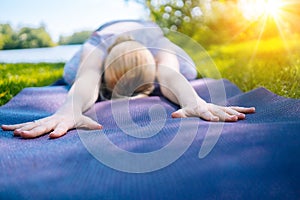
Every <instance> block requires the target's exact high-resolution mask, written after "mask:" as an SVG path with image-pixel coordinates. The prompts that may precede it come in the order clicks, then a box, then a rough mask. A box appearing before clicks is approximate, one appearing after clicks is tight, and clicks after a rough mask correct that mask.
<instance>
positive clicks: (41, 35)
mask: <svg viewBox="0 0 300 200" xmlns="http://www.w3.org/2000/svg"><path fill="white" fill-rule="evenodd" d="M18 41H19V42H18V48H39V47H50V46H53V45H54V43H53V41H52V39H51V37H50V35H49V34H48V33H47V32H46V30H45V27H40V28H28V27H24V28H22V29H21V30H20V31H19V32H18Z"/></svg>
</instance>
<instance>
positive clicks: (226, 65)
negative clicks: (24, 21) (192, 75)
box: [0, 37, 300, 105]
mask: <svg viewBox="0 0 300 200" xmlns="http://www.w3.org/2000/svg"><path fill="white" fill-rule="evenodd" d="M179 39H180V42H181V44H184V46H185V47H184V49H185V50H186V51H187V52H188V53H189V54H190V55H191V56H192V58H193V59H194V60H195V61H196V65H197V68H198V72H199V77H210V78H226V79H228V80H230V81H231V82H233V83H235V84H236V85H237V86H238V87H239V88H240V89H241V90H242V91H244V92H247V91H249V90H252V89H255V88H257V87H265V88H267V89H269V90H271V91H272V92H274V93H276V94H278V95H281V96H285V97H289V98H300V84H299V83H300V44H299V42H298V41H300V40H292V39H290V40H289V41H286V43H283V42H282V40H279V39H276V38H275V39H270V40H264V41H261V42H260V43H259V45H257V44H258V43H257V41H248V42H244V43H238V44H228V45H223V46H215V47H211V48H210V49H209V50H208V51H205V50H204V49H203V48H201V47H200V46H199V45H197V44H195V43H194V42H191V41H190V39H189V38H186V40H185V39H184V38H182V37H180V38H179ZM253 52H255V54H254V53H253ZM63 66H64V63H54V64H52V63H51V64H49V63H39V64H30V63H21V64H0V71H1V74H0V78H1V79H0V105H3V104H5V103H6V102H8V101H9V100H10V99H11V98H12V97H13V96H15V95H16V94H17V93H18V92H20V91H21V90H22V89H23V88H25V87H34V86H45V85H49V84H51V83H53V82H54V81H55V80H57V79H59V78H61V77H62V73H63Z"/></svg>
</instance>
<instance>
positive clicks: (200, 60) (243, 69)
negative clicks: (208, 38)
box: [170, 35, 300, 98]
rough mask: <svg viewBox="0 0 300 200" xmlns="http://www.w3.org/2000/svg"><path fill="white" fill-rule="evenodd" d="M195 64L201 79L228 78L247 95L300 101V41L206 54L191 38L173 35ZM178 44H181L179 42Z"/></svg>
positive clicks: (245, 45) (248, 45)
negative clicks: (262, 92) (255, 92)
mask: <svg viewBox="0 0 300 200" xmlns="http://www.w3.org/2000/svg"><path fill="white" fill-rule="evenodd" d="M170 39H171V40H172V41H174V42H175V43H177V44H178V45H179V46H182V47H183V48H184V49H185V50H186V51H187V52H188V53H189V55H191V57H192V58H193V60H195V63H196V66H197V69H198V74H199V77H210V78H217V79H218V78H225V79H228V80H230V81H231V82H233V83H234V84H236V85H237V86H238V87H239V88H240V89H241V90H242V91H244V92H247V91H250V90H252V89H255V88H257V87H265V88H267V89H268V90H270V91H272V92H274V93H276V94H278V95H281V96H285V97H289V98H300V40H299V39H300V38H298V37H297V36H296V37H294V38H289V40H286V41H285V42H283V40H282V39H281V38H272V39H268V40H266V39H265V40H262V41H260V42H258V41H256V40H255V41H247V42H241V43H230V44H226V45H218V46H212V47H210V49H208V50H205V49H204V48H202V47H201V46H200V45H199V44H197V43H195V42H194V41H192V40H191V39H190V38H184V37H181V36H180V35H179V36H178V35H172V36H171V38H170ZM176 41H178V42H176Z"/></svg>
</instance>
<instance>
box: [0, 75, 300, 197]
mask: <svg viewBox="0 0 300 200" xmlns="http://www.w3.org/2000/svg"><path fill="white" fill-rule="evenodd" d="M220 83H221V84H222V85H224V88H225V91H226V104H228V105H240V106H255V107H256V113H255V114H250V115H247V119H246V120H242V121H239V122H236V123H225V124H221V123H210V122H206V121H203V120H201V119H199V118H188V119H172V118H171V117H170V114H171V113H172V112H173V111H175V110H176V109H177V108H178V107H177V106H176V105H174V104H172V103H170V102H169V101H167V100H166V99H164V98H163V97H160V96H155V95H154V96H151V97H149V98H146V99H138V100H133V101H130V102H129V111H130V115H131V118H132V120H133V121H134V122H135V123H136V124H135V126H141V127H147V126H148V127H149V124H150V123H151V122H152V124H151V127H150V129H151V128H153V130H155V131H156V130H157V129H158V128H159V127H158V125H159V124H160V122H161V121H162V119H161V118H159V115H161V114H160V113H161V112H160V110H159V109H161V107H160V108H159V107H157V105H160V106H162V107H163V108H165V111H166V116H167V118H166V120H165V124H164V126H163V127H162V128H161V130H159V132H158V133H157V134H156V135H154V136H152V137H149V138H135V137H131V136H128V135H126V134H125V133H124V131H123V130H124V129H122V128H120V127H119V126H118V124H117V123H116V120H115V119H114V115H113V113H112V104H111V101H104V102H98V103H96V104H95V106H94V110H95V111H96V114H97V116H98V120H99V122H100V123H101V124H102V125H103V126H104V130H103V131H100V132H99V131H82V132H81V133H80V134H78V132H77V131H76V130H73V131H69V133H68V134H67V135H66V136H64V137H61V138H59V139H53V140H50V139H48V136H47V135H45V136H42V137H39V138H36V139H30V140H26V139H21V138H19V137H14V136H13V134H12V132H3V131H0V199H299V198H300V159H299V158H300V135H299V134H300V100H296V99H287V98H283V97H280V96H277V95H275V94H273V93H271V92H270V91H268V90H266V89H264V88H258V89H255V90H253V91H250V92H247V93H242V92H241V91H240V90H239V89H238V88H237V87H236V86H235V85H233V84H232V83H230V82H229V81H227V80H212V79H202V80H195V81H193V82H192V85H193V87H194V88H195V89H196V91H197V92H198V93H199V94H200V95H201V96H202V97H203V98H204V99H205V100H207V101H210V100H211V95H212V89H214V88H217V86H219V85H220ZM66 94H67V88H66V87H65V86H49V87H41V88H26V89H24V90H23V91H22V92H20V93H19V94H18V95H17V96H16V97H14V98H13V99H12V100H11V101H10V102H9V103H7V104H6V105H4V106H2V107H0V124H13V123H20V122H26V121H30V120H35V119H39V118H41V117H44V116H48V115H50V114H51V113H53V112H54V111H55V110H56V109H57V108H58V107H59V105H61V104H62V102H63V100H64V98H65V96H66ZM221 101H222V98H220V102H221ZM223 103H224V102H223ZM153 105H156V107H155V108H156V109H157V110H155V109H152V111H153V113H152V114H153V116H152V118H151V116H150V114H149V107H152V108H154V107H153ZM115 106H122V104H116V105H115ZM116 108H118V107H116ZM117 110H118V112H119V113H121V114H122V107H120V109H117ZM90 112H91V111H90ZM124 112H126V109H125V110H124ZM155 113H158V114H155ZM88 114H89V113H88ZM117 114H118V113H117ZM117 117H118V116H117ZM121 118H122V117H121ZM151 120H152V121H151ZM216 124H217V125H216ZM220 125H222V129H221V130H222V131H221V135H220V137H218V140H217V141H216V144H215V145H214V146H213V148H212V149H211V151H210V152H208V154H207V155H206V156H204V158H199V150H200V148H201V147H202V145H204V141H205V140H206V142H207V141H208V143H205V144H209V141H210V140H209V137H210V138H216V136H214V135H208V129H209V128H210V127H214V126H216V127H219V126H220ZM195 126H196V128H197V129H196V134H195V135H194V138H193V140H192V142H191V144H190V145H188V146H187V147H186V150H185V151H184V152H183V154H182V155H181V156H179V158H178V159H176V160H175V161H174V162H172V163H171V164H169V165H168V166H166V167H162V168H161V169H158V170H154V171H152V172H148V173H127V172H122V171H119V170H116V169H113V168H111V167H108V166H107V164H106V163H104V162H101V161H99V160H98V159H96V157H94V154H92V153H90V152H91V151H90V150H89V148H87V147H86V144H87V143H86V141H87V140H89V138H90V140H89V141H91V140H93V142H90V143H89V144H91V145H96V146H97V144H96V141H97V140H94V139H93V137H92V136H93V135H94V136H95V135H98V136H99V135H101V137H102V138H103V137H106V138H108V139H109V140H110V141H111V142H112V143H114V144H115V145H116V146H118V147H119V148H121V149H123V150H126V151H129V152H134V153H136V154H137V155H142V154H147V153H149V152H155V151H159V150H161V149H163V148H164V147H165V146H167V145H168V144H170V143H172V141H174V140H177V141H175V142H173V143H172V144H173V147H172V148H175V149H176V148H177V147H178V148H181V146H182V144H185V140H184V139H183V140H182V142H181V141H178V139H175V138H176V134H177V133H178V132H179V131H178V130H179V128H180V127H183V128H182V131H183V132H184V134H185V135H186V136H187V138H188V137H189V136H188V135H189V134H194V133H192V131H193V130H195ZM128 127H129V128H134V126H133V125H132V126H131V125H130V124H128ZM128 127H127V128H128ZM150 132H151V131H150ZM84 134H86V136H84ZM82 135H83V136H82ZM95 137H97V136H95ZM83 138H85V139H84V140H85V142H83ZM183 138H184V137H183ZM100 144H101V142H100ZM98 145H99V144H98ZM100 154H101V152H100ZM160 155H161V157H160V159H162V160H164V157H163V156H166V157H165V159H166V160H168V159H169V158H167V155H168V154H166V155H165V154H164V153H162V154H160ZM118 159H122V158H120V155H118V154H117V153H116V154H115V153H114V151H113V150H112V152H111V155H110V158H109V162H112V163H113V162H114V161H117V160H118ZM132 162H134V161H132ZM155 162H156V161H155V160H143V163H136V165H137V166H140V167H145V166H150V168H151V166H152V165H151V164H153V163H155ZM132 164H133V165H134V166H136V165H135V163H131V162H130V161H127V162H126V161H124V162H123V167H125V168H126V167H128V166H132Z"/></svg>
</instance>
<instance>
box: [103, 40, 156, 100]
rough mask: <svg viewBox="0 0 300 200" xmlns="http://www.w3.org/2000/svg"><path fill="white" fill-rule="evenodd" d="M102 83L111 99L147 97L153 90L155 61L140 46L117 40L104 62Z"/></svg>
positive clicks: (143, 47)
mask: <svg viewBox="0 0 300 200" xmlns="http://www.w3.org/2000/svg"><path fill="white" fill-rule="evenodd" d="M104 67H105V72H104V81H105V84H106V88H107V89H108V90H109V91H110V92H112V95H113V96H112V98H118V97H123V96H134V95H138V94H144V95H149V94H150V93H151V92H152V91H153V89H154V84H153V83H154V80H155V70H156V69H155V68H156V67H155V60H154V58H153V56H152V54H151V52H150V51H149V50H148V49H147V48H146V47H145V46H143V45H142V44H140V43H138V42H136V41H133V40H131V39H129V38H119V39H118V40H117V41H116V43H115V44H114V45H113V46H112V47H111V48H110V49H109V51H108V55H107V57H106V60H105V64H104Z"/></svg>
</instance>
